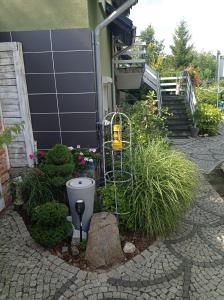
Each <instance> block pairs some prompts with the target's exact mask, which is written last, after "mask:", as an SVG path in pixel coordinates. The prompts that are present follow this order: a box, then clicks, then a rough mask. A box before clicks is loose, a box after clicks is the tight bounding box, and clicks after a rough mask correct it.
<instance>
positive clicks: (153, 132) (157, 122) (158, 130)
mask: <svg viewBox="0 0 224 300" xmlns="http://www.w3.org/2000/svg"><path fill="white" fill-rule="evenodd" d="M126 113H127V114H128V116H129V117H130V120H131V124H132V132H133V141H134V143H136V144H138V143H143V144H144V143H146V144H147V143H148V140H151V139H155V138H158V137H159V138H160V137H165V136H166V135H167V132H168V131H167V127H166V116H167V114H168V113H167V110H163V112H162V113H163V114H162V116H160V115H159V112H158V108H157V101H156V100H155V99H154V94H153V93H149V94H148V96H147V100H144V101H138V102H136V103H135V104H134V105H130V106H129V107H126Z"/></svg>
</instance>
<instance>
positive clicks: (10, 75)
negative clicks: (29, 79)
mask: <svg viewBox="0 0 224 300" xmlns="http://www.w3.org/2000/svg"><path fill="white" fill-rule="evenodd" d="M0 72H1V68H0ZM14 78H16V74H15V72H7V73H0V79H1V80H2V79H14Z"/></svg>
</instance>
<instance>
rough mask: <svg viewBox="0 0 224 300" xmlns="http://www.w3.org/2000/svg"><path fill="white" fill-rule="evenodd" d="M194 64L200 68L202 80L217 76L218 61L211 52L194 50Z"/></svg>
mask: <svg viewBox="0 0 224 300" xmlns="http://www.w3.org/2000/svg"><path fill="white" fill-rule="evenodd" d="M192 65H194V66H195V67H196V68H197V69H198V71H199V74H200V78H201V80H203V81H208V80H209V79H214V78H215V75H216V65H217V61H216V56H215V55H213V54H212V53H211V52H205V51H202V52H197V51H194V52H193V60H192Z"/></svg>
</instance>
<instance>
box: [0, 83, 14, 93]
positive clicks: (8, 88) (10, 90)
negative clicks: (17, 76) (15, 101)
mask: <svg viewBox="0 0 224 300" xmlns="http://www.w3.org/2000/svg"><path fill="white" fill-rule="evenodd" d="M0 93H1V94H2V93H4V94H5V93H9V94H10V93H17V87H16V86H11V85H9V86H1V85H0Z"/></svg>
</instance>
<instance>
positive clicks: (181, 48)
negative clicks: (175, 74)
mask: <svg viewBox="0 0 224 300" xmlns="http://www.w3.org/2000/svg"><path fill="white" fill-rule="evenodd" d="M190 39H191V35H190V34H189V31H188V28H187V23H186V22H185V21H184V20H182V21H181V22H180V24H179V25H178V26H177V28H176V30H175V34H174V36H173V45H171V46H170V48H171V50H172V55H173V63H174V67H175V68H176V69H183V68H185V67H187V66H188V65H189V64H190V63H191V60H192V50H193V45H191V44H190V45H189V42H190Z"/></svg>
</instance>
